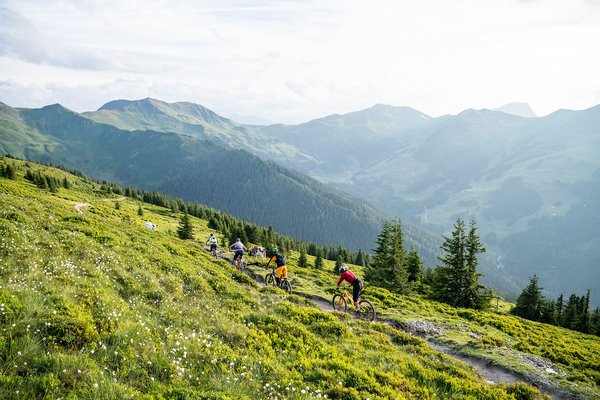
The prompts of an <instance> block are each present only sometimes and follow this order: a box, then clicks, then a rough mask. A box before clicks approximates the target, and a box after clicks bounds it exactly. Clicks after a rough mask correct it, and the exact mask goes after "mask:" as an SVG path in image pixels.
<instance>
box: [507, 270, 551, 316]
mask: <svg viewBox="0 0 600 400" xmlns="http://www.w3.org/2000/svg"><path fill="white" fill-rule="evenodd" d="M543 302H544V297H543V296H542V288H540V287H539V286H538V277H537V276H536V275H533V276H532V277H531V278H529V285H527V287H526V288H525V289H523V292H521V294H520V295H519V298H518V299H517V304H516V305H515V307H514V308H513V309H512V310H511V313H512V314H514V315H517V316H519V317H523V318H526V319H529V320H531V321H541V319H542V308H543Z"/></svg>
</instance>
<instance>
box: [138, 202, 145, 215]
mask: <svg viewBox="0 0 600 400" xmlns="http://www.w3.org/2000/svg"><path fill="white" fill-rule="evenodd" d="M137 213H138V215H139V216H140V217H143V216H144V209H143V208H142V205H141V204H140V205H139V206H138V210H137Z"/></svg>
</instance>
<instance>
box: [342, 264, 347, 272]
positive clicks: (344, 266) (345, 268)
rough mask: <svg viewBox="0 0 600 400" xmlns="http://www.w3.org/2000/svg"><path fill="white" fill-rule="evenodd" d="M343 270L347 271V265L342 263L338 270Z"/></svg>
mask: <svg viewBox="0 0 600 400" xmlns="http://www.w3.org/2000/svg"><path fill="white" fill-rule="evenodd" d="M344 271H348V267H347V266H346V264H343V265H342V266H341V267H340V272H344Z"/></svg>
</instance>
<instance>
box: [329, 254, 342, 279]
mask: <svg viewBox="0 0 600 400" xmlns="http://www.w3.org/2000/svg"><path fill="white" fill-rule="evenodd" d="M342 265H344V261H343V260H342V257H338V258H337V260H335V265H334V267H333V271H331V272H333V274H334V275H338V274H339V273H340V267H341V266H342Z"/></svg>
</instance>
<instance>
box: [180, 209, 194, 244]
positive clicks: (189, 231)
mask: <svg viewBox="0 0 600 400" xmlns="http://www.w3.org/2000/svg"><path fill="white" fill-rule="evenodd" d="M177 236H179V238H180V239H190V240H194V234H193V226H192V221H191V219H190V216H189V214H188V213H184V214H183V215H182V216H181V220H180V221H179V227H178V228H177Z"/></svg>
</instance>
